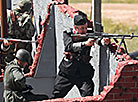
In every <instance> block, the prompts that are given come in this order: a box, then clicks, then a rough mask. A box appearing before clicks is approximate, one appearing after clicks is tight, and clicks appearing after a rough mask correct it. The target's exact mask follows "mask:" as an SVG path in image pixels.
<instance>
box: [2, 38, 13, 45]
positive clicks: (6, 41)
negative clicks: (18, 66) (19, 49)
mask: <svg viewBox="0 0 138 102" xmlns="http://www.w3.org/2000/svg"><path fill="white" fill-rule="evenodd" d="M3 43H4V46H9V45H11V44H12V43H11V42H9V41H8V40H6V39H4V41H3Z"/></svg>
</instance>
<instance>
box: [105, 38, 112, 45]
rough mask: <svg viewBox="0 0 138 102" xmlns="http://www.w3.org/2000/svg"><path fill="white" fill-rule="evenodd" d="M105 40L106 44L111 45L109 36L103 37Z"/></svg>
mask: <svg viewBox="0 0 138 102" xmlns="http://www.w3.org/2000/svg"><path fill="white" fill-rule="evenodd" d="M103 40H104V43H105V44H106V45H109V43H110V42H111V41H110V39H109V38H103Z"/></svg>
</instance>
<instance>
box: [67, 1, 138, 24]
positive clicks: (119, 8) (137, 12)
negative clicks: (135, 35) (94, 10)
mask: <svg viewBox="0 0 138 102" xmlns="http://www.w3.org/2000/svg"><path fill="white" fill-rule="evenodd" d="M69 5H71V6H72V7H73V8H76V9H79V10H81V11H83V12H85V13H86V14H88V16H89V15H90V12H91V4H90V3H76V4H69ZM102 17H103V19H104V18H109V19H112V20H113V21H115V22H116V23H118V22H121V23H125V24H128V25H138V4H105V3H104V4H102Z"/></svg>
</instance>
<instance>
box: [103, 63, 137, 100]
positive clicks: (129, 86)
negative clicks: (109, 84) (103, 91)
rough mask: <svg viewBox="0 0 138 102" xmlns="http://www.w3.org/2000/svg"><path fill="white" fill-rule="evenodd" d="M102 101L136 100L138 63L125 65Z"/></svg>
mask: <svg viewBox="0 0 138 102" xmlns="http://www.w3.org/2000/svg"><path fill="white" fill-rule="evenodd" d="M103 102H138V65H131V66H129V65H128V66H125V68H123V70H122V72H121V76H120V78H119V79H118V81H117V82H116V83H115V84H114V88H113V89H112V90H111V91H110V92H109V93H108V94H107V95H106V97H105V99H104V100H103Z"/></svg>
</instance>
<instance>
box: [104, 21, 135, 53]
mask: <svg viewBox="0 0 138 102" xmlns="http://www.w3.org/2000/svg"><path fill="white" fill-rule="evenodd" d="M102 24H103V26H104V32H106V33H113V34H131V33H134V34H136V35H138V26H136V25H133V26H128V25H125V24H122V23H118V24H115V23H114V22H113V21H112V20H111V19H103V22H102ZM125 41H126V45H127V49H128V52H130V53H132V52H135V51H138V38H133V39H126V40H125Z"/></svg>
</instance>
